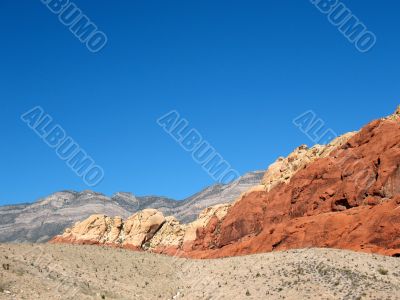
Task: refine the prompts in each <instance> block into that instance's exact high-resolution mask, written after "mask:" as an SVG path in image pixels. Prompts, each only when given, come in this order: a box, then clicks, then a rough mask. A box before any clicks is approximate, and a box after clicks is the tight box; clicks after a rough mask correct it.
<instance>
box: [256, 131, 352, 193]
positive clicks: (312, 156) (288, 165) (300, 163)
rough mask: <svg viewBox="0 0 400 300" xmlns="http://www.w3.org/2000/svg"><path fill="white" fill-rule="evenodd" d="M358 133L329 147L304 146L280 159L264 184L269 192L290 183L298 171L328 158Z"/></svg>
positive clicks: (342, 137)
mask: <svg viewBox="0 0 400 300" xmlns="http://www.w3.org/2000/svg"><path fill="white" fill-rule="evenodd" d="M355 134H356V132H350V133H347V134H344V135H342V136H340V137H338V138H336V139H335V140H333V141H332V142H331V143H329V144H328V145H315V146H314V147H312V148H308V147H307V146H306V145H302V146H300V147H298V148H296V149H295V150H294V151H293V152H292V153H291V154H290V155H289V156H288V157H286V158H284V157H280V158H278V159H277V161H276V162H275V163H273V164H272V165H271V166H269V168H268V170H267V171H266V172H265V175H264V178H263V180H262V184H263V185H264V186H265V189H266V190H267V191H270V190H271V189H272V188H274V187H275V186H277V185H278V184H280V183H288V182H289V181H290V179H291V178H292V176H293V175H294V174H296V173H297V171H299V170H301V169H304V168H305V167H306V166H308V165H309V164H310V163H312V162H314V161H316V160H317V159H319V158H323V157H327V156H328V155H329V154H330V153H331V152H332V151H334V150H335V149H337V148H338V147H341V146H342V145H344V144H345V143H346V142H347V141H348V140H349V139H350V138H351V137H353V136H354V135H355Z"/></svg>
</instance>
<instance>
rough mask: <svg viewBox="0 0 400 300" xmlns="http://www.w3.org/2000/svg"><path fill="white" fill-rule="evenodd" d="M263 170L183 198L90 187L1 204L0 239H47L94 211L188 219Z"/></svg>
mask: <svg viewBox="0 0 400 300" xmlns="http://www.w3.org/2000/svg"><path fill="white" fill-rule="evenodd" d="M262 175H263V172H261V171H259V172H251V173H248V174H246V175H244V176H243V177H242V178H241V179H239V181H237V182H234V183H231V184H228V185H214V186H211V187H208V188H206V189H204V190H203V191H201V192H200V193H197V194H196V195H194V196H192V197H190V198H188V199H186V200H183V201H175V200H172V199H168V198H165V197H158V196H145V197H135V196H134V195H133V194H131V193H117V194H115V195H114V196H112V197H107V196H105V195H103V194H100V193H96V192H93V191H83V192H80V193H79V192H74V191H63V192H57V193H55V194H52V195H50V196H48V197H45V198H43V199H40V200H39V201H37V202H35V203H33V204H22V205H14V206H3V207H0V243H1V242H3V243H4V242H46V241H48V240H49V239H50V238H52V237H54V236H55V235H57V234H59V233H61V232H62V231H63V230H64V229H65V228H66V227H69V226H71V225H73V224H74V223H75V222H77V221H81V220H83V219H85V218H88V217H89V216H91V215H94V214H104V215H107V216H110V217H115V216H120V217H122V218H128V217H129V216H131V215H132V214H133V213H135V212H137V211H140V210H143V209H146V208H156V209H158V210H160V211H161V212H163V213H164V214H165V215H173V216H175V217H176V218H177V219H178V220H179V221H180V222H183V223H185V222H191V221H193V220H194V219H195V218H196V217H197V215H198V214H199V213H200V212H201V211H202V210H203V209H204V208H206V207H208V206H210V205H214V204H218V203H225V202H232V201H233V200H235V199H236V198H237V197H238V196H239V195H240V194H241V193H242V192H243V191H244V190H246V189H248V188H249V187H250V186H252V185H257V184H259V182H260V181H261V178H262Z"/></svg>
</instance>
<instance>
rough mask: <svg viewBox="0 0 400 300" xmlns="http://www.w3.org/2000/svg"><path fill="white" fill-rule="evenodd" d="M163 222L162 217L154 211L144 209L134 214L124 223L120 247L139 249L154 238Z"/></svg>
mask: <svg viewBox="0 0 400 300" xmlns="http://www.w3.org/2000/svg"><path fill="white" fill-rule="evenodd" d="M164 222H165V218H164V215H163V214H162V213H161V212H159V211H158V210H156V209H145V210H142V211H140V212H138V213H136V214H134V215H133V216H131V217H129V218H128V219H127V220H126V222H125V226H124V230H123V237H122V239H123V242H122V245H123V246H125V247H134V248H140V247H141V246H142V245H143V244H144V243H146V242H148V241H149V240H150V239H151V238H152V237H153V236H154V234H155V233H156V232H157V231H158V229H160V227H161V226H162V225H163V224H164Z"/></svg>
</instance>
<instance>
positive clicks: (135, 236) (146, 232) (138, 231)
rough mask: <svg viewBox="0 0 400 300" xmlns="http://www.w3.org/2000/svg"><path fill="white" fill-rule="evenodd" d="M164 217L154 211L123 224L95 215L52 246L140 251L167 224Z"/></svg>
mask: <svg viewBox="0 0 400 300" xmlns="http://www.w3.org/2000/svg"><path fill="white" fill-rule="evenodd" d="M164 222H165V218H164V216H163V214H162V213H161V212H159V211H157V210H155V209H145V210H143V211H140V212H138V213H136V214H134V215H133V216H131V217H130V218H129V219H128V220H126V222H125V223H124V222H123V220H122V218H121V217H115V218H109V217H107V216H105V215H93V216H90V217H89V218H87V219H86V220H84V221H82V222H78V223H76V224H75V226H73V227H72V228H67V229H66V230H65V232H64V233H63V234H62V235H59V236H57V237H55V238H54V239H53V240H52V241H53V242H56V243H57V242H60V243H73V244H105V245H112V246H116V247H125V248H131V249H140V248H141V247H142V245H143V244H144V243H146V242H147V241H149V240H150V239H151V238H152V237H153V236H154V234H155V233H156V232H157V231H158V229H159V228H160V227H161V226H162V225H163V224H164Z"/></svg>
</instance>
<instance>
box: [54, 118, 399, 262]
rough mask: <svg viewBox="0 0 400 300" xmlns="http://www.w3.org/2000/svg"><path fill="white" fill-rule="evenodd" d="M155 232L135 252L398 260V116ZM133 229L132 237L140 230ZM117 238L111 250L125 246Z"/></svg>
mask: <svg viewBox="0 0 400 300" xmlns="http://www.w3.org/2000/svg"><path fill="white" fill-rule="evenodd" d="M146 213H148V212H139V213H137V214H136V215H134V216H133V217H132V218H134V219H140V218H141V215H142V214H146ZM153 213H156V212H153ZM163 218H164V216H163ZM85 222H87V221H84V223H85ZM124 226H126V224H125V225H122V227H121V228H122V229H124V228H125V227H124ZM154 226H155V227H158V230H156V231H154V230H148V231H147V233H148V235H146V238H145V239H141V240H140V243H138V244H132V248H135V249H142V250H150V251H153V252H159V253H166V254H178V255H182V256H188V257H196V258H209V257H212V258H215V257H225V256H232V255H243V254H252V253H260V252H268V251H275V250H286V249H293V248H307V247H330V248H343V249H351V250H357V251H364V252H372V253H380V254H385V255H391V256H400V112H396V113H395V114H394V115H393V116H390V117H388V118H384V119H380V120H376V121H373V122H371V123H370V124H368V125H367V126H365V127H364V128H363V129H362V130H361V131H359V132H357V133H350V134H346V135H344V136H342V137H339V138H338V139H336V140H334V141H333V142H332V143H330V144H329V145H326V146H319V145H317V146H314V147H313V148H311V149H308V148H307V147H304V146H302V147H300V148H297V149H296V150H295V151H294V152H293V153H292V154H291V155H289V156H288V157H287V158H280V159H278V161H277V162H276V163H275V164H273V165H272V166H271V167H270V168H269V169H268V170H267V172H266V174H265V175H264V179H263V183H262V184H261V185H258V186H255V187H252V188H251V189H250V190H248V191H247V192H245V193H244V194H242V196H241V197H239V198H238V199H237V200H236V201H235V202H233V203H231V204H220V205H217V206H213V207H210V208H208V209H205V210H204V211H203V213H202V214H200V216H199V218H198V219H197V220H195V221H194V222H192V223H190V224H186V225H181V224H179V223H178V222H177V220H175V219H168V221H167V220H166V219H165V218H164V220H163V221H162V222H159V223H156V224H154ZM94 227H96V226H94ZM94 227H93V226H90V227H85V226H84V227H83V230H81V229H82V226H81V225H80V224H76V226H75V227H74V228H73V229H72V230H67V231H65V232H64V234H63V235H61V236H58V237H56V238H55V239H54V240H53V242H56V243H76V242H78V243H91V241H87V239H86V237H85V236H86V235H87V228H90V230H94ZM77 228H80V230H75V229H77ZM135 228H136V229H135V230H136V233H132V232H130V233H129V234H137V233H140V232H142V230H143V228H142V227H141V226H136V227H135ZM146 228H147V227H146ZM152 228H153V227H152ZM110 230H114V229H113V228H112V226H111V228H108V229H107V230H106V231H105V232H100V233H99V232H97V233H98V234H99V237H96V240H101V241H103V240H104V235H106V236H107V235H108V234H109V232H110ZM121 232H122V233H123V234H122V235H120V237H121V238H120V239H117V240H116V241H114V242H112V243H111V245H113V246H115V247H125V248H129V247H130V246H131V243H130V242H129V241H128V240H127V239H126V238H125V237H126V232H125V230H121ZM124 232H125V233H124ZM171 236H172V237H171ZM153 239H155V240H154V241H153ZM82 241H83V242H82ZM96 243H97V242H96ZM103 244H104V243H103ZM105 244H108V243H105Z"/></svg>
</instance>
